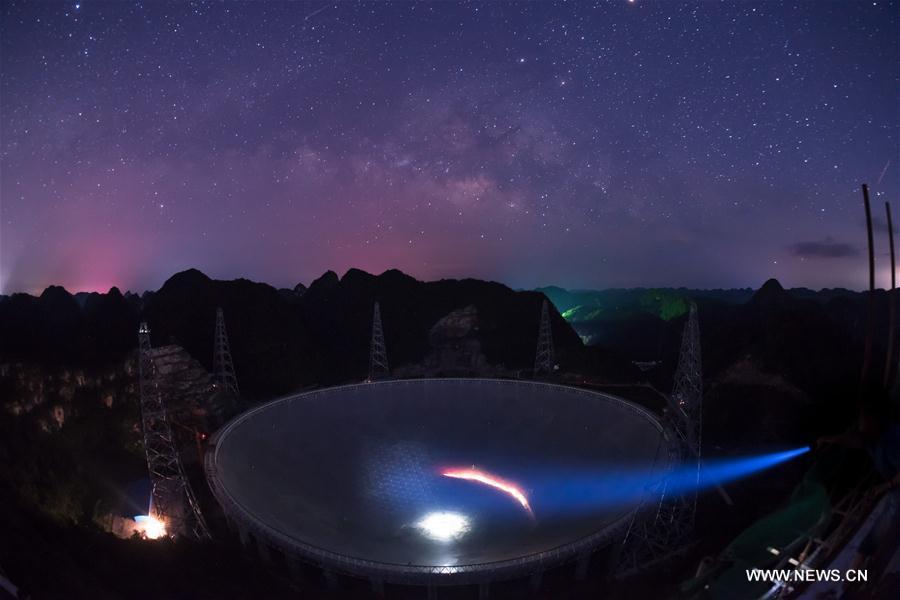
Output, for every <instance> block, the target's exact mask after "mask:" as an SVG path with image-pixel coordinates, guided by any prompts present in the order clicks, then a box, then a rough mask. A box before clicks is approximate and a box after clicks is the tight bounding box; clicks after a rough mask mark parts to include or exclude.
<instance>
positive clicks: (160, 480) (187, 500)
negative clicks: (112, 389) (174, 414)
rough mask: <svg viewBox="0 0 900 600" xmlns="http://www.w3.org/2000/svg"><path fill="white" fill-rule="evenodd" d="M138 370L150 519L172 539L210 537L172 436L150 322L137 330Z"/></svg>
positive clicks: (141, 325) (142, 324)
mask: <svg viewBox="0 0 900 600" xmlns="http://www.w3.org/2000/svg"><path fill="white" fill-rule="evenodd" d="M138 367H139V377H140V395H141V422H142V425H143V431H144V450H145V452H146V454H147V468H148V470H149V472H150V484H151V486H152V491H151V496H150V516H152V517H155V518H157V519H159V520H161V521H162V522H163V523H164V524H165V527H166V532H167V533H168V534H169V535H170V536H173V537H174V536H179V535H186V536H189V537H193V538H196V539H205V538H209V537H210V534H209V528H208V527H207V526H206V521H205V520H204V519H203V514H202V513H201V512H200V505H199V504H198V503H197V499H196V497H195V496H194V492H193V490H192V489H191V486H190V483H189V482H188V480H187V477H186V476H185V474H184V467H183V466H182V464H181V457H180V456H179V454H178V447H177V445H176V443H175V437H174V436H173V435H172V427H171V424H170V423H169V416H168V412H167V411H166V403H165V400H164V398H163V394H162V390H161V389H160V385H159V377H158V374H157V371H156V367H155V365H154V363H153V351H152V348H151V346H150V328H149V327H147V323H141V324H140V327H139V329H138Z"/></svg>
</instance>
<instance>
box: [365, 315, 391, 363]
mask: <svg viewBox="0 0 900 600" xmlns="http://www.w3.org/2000/svg"><path fill="white" fill-rule="evenodd" d="M390 373H391V370H390V367H388V358H387V350H386V349H385V347H384V330H383V329H382V327H381V308H380V307H379V306H378V303H377V302H376V303H375V310H374V312H373V314H372V344H371V346H370V348H369V379H368V381H375V380H376V379H381V378H384V377H387V376H388V375H390Z"/></svg>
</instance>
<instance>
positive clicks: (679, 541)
mask: <svg viewBox="0 0 900 600" xmlns="http://www.w3.org/2000/svg"><path fill="white" fill-rule="evenodd" d="M701 358H702V357H701V354H700V325H699V322H698V318H697V306H696V304H694V303H691V308H690V314H689V316H688V320H687V323H685V325H684V335H683V336H682V338H681V352H680V354H679V357H678V368H677V370H676V371H675V382H674V386H673V390H672V394H671V396H670V397H669V407H668V411H667V412H666V418H665V422H664V424H663V426H664V427H665V429H666V434H667V437H668V438H669V439H670V440H672V442H673V443H672V444H670V447H669V451H668V452H669V456H668V457H666V458H667V460H668V462H669V463H670V464H672V465H678V466H679V467H685V468H687V467H689V466H695V467H696V481H695V483H696V485H694V486H691V491H689V492H687V493H681V494H672V493H670V492H669V490H668V481H667V480H666V479H665V478H663V479H661V480H659V481H658V482H656V483H655V484H653V485H651V486H650V487H649V488H648V489H647V490H646V492H645V496H644V503H643V504H644V505H643V506H642V508H641V510H639V511H638V512H637V513H636V514H635V518H634V520H633V521H632V525H631V527H630V528H629V530H628V534H627V535H626V539H625V542H624V544H623V548H622V552H621V554H620V556H619V563H618V565H617V566H616V568H615V573H614V574H615V575H617V576H620V577H621V576H627V575H631V574H634V573H637V572H639V571H642V570H644V569H646V568H648V567H650V566H652V565H654V564H656V563H659V562H660V561H662V560H664V559H665V558H667V557H668V556H671V555H673V554H675V553H677V552H678V550H680V549H682V548H683V547H684V546H686V545H687V543H688V541H689V538H690V534H691V530H692V529H693V527H694V519H695V518H696V513H697V489H698V488H699V483H700V459H701V440H702V438H701V433H702V423H703V420H702V409H703V370H702V362H701Z"/></svg>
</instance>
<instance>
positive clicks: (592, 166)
mask: <svg viewBox="0 0 900 600" xmlns="http://www.w3.org/2000/svg"><path fill="white" fill-rule="evenodd" d="M898 19H900V5H898V4H897V3H891V2H887V1H883V0H878V1H874V2H873V1H867V2H849V1H847V2H812V1H807V2H795V3H791V2H788V3H781V2H759V3H754V2H725V3H713V2H700V3H692V2H676V1H674V0H673V1H660V2H652V1H647V0H635V1H628V0H614V1H610V2H597V3H588V2H563V3H556V2H527V3H507V2H492V3H481V2H471V3H449V2H429V3H412V2H403V3H396V4H393V3H383V2H378V3H350V2H346V3H345V2H339V3H325V2H291V3H287V2H276V1H269V2H244V3H219V2H210V3H205V2H196V3H187V2H177V3H166V2H162V1H148V2H126V1H125V0H121V1H115V2H98V1H93V0H83V1H82V2H71V1H70V2H50V1H47V2H36V3H35V2H18V1H14V0H7V1H5V2H3V4H2V6H0V152H2V154H0V219H2V221H0V293H10V292H14V291H29V292H35V291H39V290H41V289H43V287H45V286H46V285H49V284H62V285H65V286H66V287H67V288H68V289H69V290H70V291H81V290H101V291H105V290H106V289H108V288H109V287H110V286H112V285H117V286H119V287H120V288H121V289H123V290H124V289H131V290H135V291H142V290H144V289H155V288H157V287H158V286H159V285H161V283H162V282H163V281H164V280H165V279H166V278H167V277H168V276H170V275H171V274H172V273H174V272H176V271H178V270H182V269H185V268H189V267H196V268H199V269H201V270H203V271H204V272H206V273H207V274H209V275H210V276H213V277H217V278H226V279H230V278H236V277H247V278H250V279H254V280H259V281H266V282H269V283H271V284H273V285H277V286H291V287H292V286H293V285H294V284H296V283H298V282H303V283H305V284H308V283H309V282H310V281H311V280H312V279H314V278H315V277H317V276H319V275H320V274H321V273H322V272H324V271H325V270H326V269H332V270H335V271H337V272H338V274H341V273H343V272H344V271H346V270H347V269H348V268H350V267H359V268H362V269H365V270H368V271H371V272H376V273H379V272H381V271H383V270H385V269H388V268H399V269H401V270H403V271H405V272H407V273H410V274H412V275H414V276H416V277H418V278H421V279H438V278H445V277H455V278H459V277H477V278H484V279H492V280H497V281H501V282H504V283H507V284H508V285H510V286H513V287H516V288H527V287H533V286H538V285H547V284H557V285H561V286H565V287H570V288H608V287H630V286H691V287H731V286H753V287H758V286H759V285H761V284H762V282H763V281H765V280H766V279H767V278H769V277H777V278H778V279H779V280H780V281H781V282H782V283H783V284H784V285H787V286H809V287H815V288H819V287H835V286H846V287H851V288H862V287H864V286H865V285H866V282H867V275H866V259H865V226H864V219H863V210H862V198H861V193H860V191H859V185H860V183H862V182H868V183H869V185H870V186H871V189H872V200H873V209H874V213H875V215H876V217H877V218H876V228H877V231H876V246H877V249H878V258H877V260H878V277H879V280H878V283H879V285H881V286H886V285H888V284H889V278H888V265H887V263H886V253H887V242H886V237H887V235H886V233H887V227H886V222H885V218H884V201H885V200H893V201H894V204H895V210H894V212H895V215H897V213H900V202H898V200H900V194H898V192H900V156H898V147H900V146H898V144H900V139H898V138H900V135H898V133H900V131H898V130H900V126H898V124H900V68H898V67H900V45H898V44H900V42H898V40H900V28H898ZM895 221H900V215H897V218H895Z"/></svg>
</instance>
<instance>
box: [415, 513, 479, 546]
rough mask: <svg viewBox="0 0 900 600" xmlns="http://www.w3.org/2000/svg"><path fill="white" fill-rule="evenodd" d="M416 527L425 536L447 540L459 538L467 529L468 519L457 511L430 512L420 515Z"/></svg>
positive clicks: (441, 540)
mask: <svg viewBox="0 0 900 600" xmlns="http://www.w3.org/2000/svg"><path fill="white" fill-rule="evenodd" d="M416 527H418V528H419V530H420V531H421V532H422V533H423V534H424V535H425V536H426V537H429V538H431V539H433V540H438V541H440V542H449V541H450V540H454V539H459V538H461V537H462V536H464V535H465V534H466V533H467V532H468V531H469V520H468V519H467V518H466V517H465V516H463V515H461V514H459V513H453V512H432V513H428V514H427V515H425V516H424V517H422V519H421V520H420V521H419V522H418V523H416Z"/></svg>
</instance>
